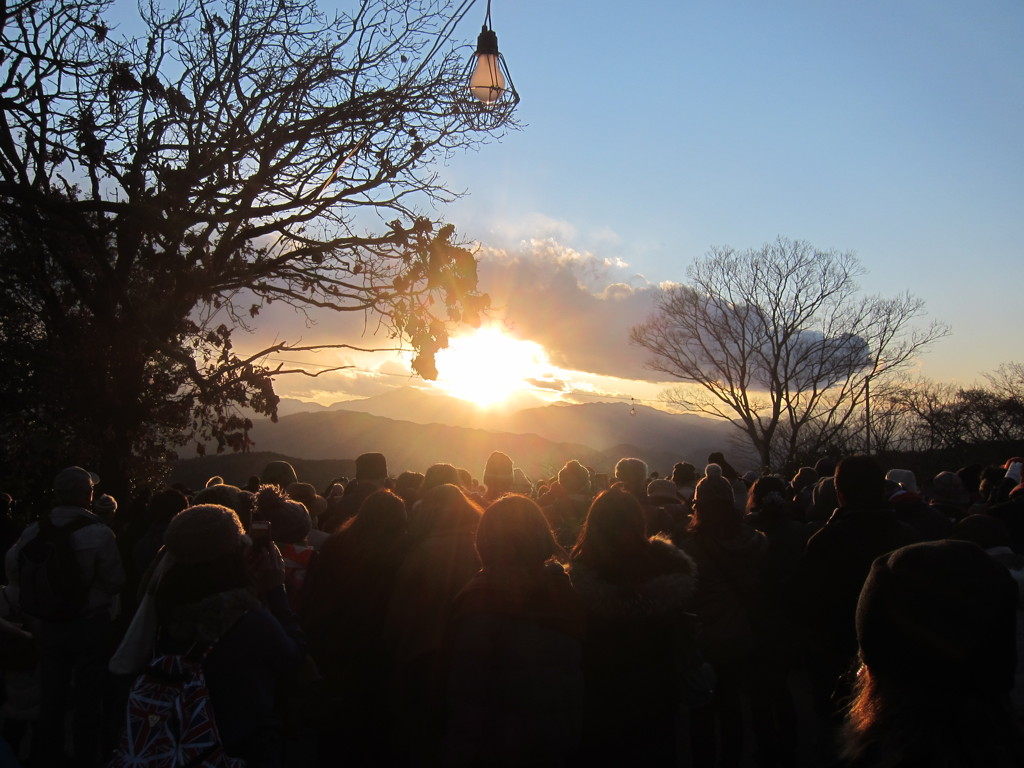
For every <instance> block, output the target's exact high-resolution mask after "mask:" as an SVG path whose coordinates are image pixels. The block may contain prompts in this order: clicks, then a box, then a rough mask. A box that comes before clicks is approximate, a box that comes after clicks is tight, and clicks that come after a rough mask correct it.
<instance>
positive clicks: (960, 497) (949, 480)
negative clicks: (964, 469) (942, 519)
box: [932, 472, 968, 506]
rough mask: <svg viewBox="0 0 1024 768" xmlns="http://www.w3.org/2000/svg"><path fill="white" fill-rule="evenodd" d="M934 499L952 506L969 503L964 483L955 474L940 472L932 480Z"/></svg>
mask: <svg viewBox="0 0 1024 768" xmlns="http://www.w3.org/2000/svg"><path fill="white" fill-rule="evenodd" d="M932 499H933V500H934V501H935V502H937V503H939V504H947V505H950V506H962V505H966V504H967V502H968V496H967V491H966V490H965V489H964V483H963V481H962V480H961V479H960V477H959V475H957V474H956V473H955V472H939V474H937V475H936V476H935V477H934V478H933V479H932Z"/></svg>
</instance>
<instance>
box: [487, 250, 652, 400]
mask: <svg viewBox="0 0 1024 768" xmlns="http://www.w3.org/2000/svg"><path fill="white" fill-rule="evenodd" d="M480 283H481V287H482V288H483V290H485V291H487V292H488V293H489V294H490V295H491V300H492V306H493V307H494V314H495V316H496V317H500V318H501V319H503V321H504V322H505V325H506V327H507V328H508V329H509V330H510V331H511V332H513V333H514V334H515V335H516V336H518V337H519V338H523V339H530V340H532V341H536V342H538V343H539V344H541V345H543V346H544V348H545V349H546V350H547V352H548V354H549V355H550V357H551V362H552V363H554V364H555V365H557V366H559V367H562V368H567V369H571V370H577V371H585V372H588V373H595V374H600V375H605V376H616V377H620V378H627V379H644V380H656V379H657V378H659V377H657V376H655V375H654V374H653V373H652V372H651V371H649V370H647V369H646V368H645V367H644V363H645V361H646V360H647V359H648V354H647V352H646V351H645V350H643V349H640V348H638V347H634V346H632V345H631V344H630V343H629V332H630V329H631V328H632V327H633V326H634V325H637V324H638V323H640V322H642V321H643V320H645V319H647V317H648V315H650V313H651V312H652V311H653V310H654V302H655V299H656V297H657V294H658V292H659V291H660V289H659V288H658V287H657V286H655V285H651V284H650V283H648V282H647V281H646V280H645V279H644V278H642V277H639V276H630V275H629V274H628V272H627V271H626V265H625V264H622V263H621V262H613V261H605V260H602V259H598V258H596V257H594V256H591V255H588V254H580V253H577V252H575V251H572V250H570V249H568V248H564V247H562V246H560V245H558V244H557V243H555V242H554V241H550V240H548V241H533V242H531V243H530V244H528V245H524V246H523V247H522V248H520V249H519V250H517V251H486V250H485V251H484V252H482V253H481V259H480ZM661 378H663V377H661Z"/></svg>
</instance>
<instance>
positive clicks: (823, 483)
mask: <svg viewBox="0 0 1024 768" xmlns="http://www.w3.org/2000/svg"><path fill="white" fill-rule="evenodd" d="M838 506H839V497H838V496H837V495H836V479H835V477H834V476H833V475H827V476H826V477H822V478H820V479H819V480H818V482H816V483H815V484H814V490H812V491H811V508H810V509H808V510H807V519H808V520H819V521H821V520H828V519H829V518H830V517H831V516H832V513H833V512H835V511H836V507H838Z"/></svg>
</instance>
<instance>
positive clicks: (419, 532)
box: [409, 483, 483, 539]
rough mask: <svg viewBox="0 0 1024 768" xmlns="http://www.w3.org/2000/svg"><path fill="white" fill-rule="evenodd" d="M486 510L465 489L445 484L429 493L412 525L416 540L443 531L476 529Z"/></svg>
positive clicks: (423, 498) (417, 511)
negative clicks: (468, 495) (470, 497)
mask: <svg viewBox="0 0 1024 768" xmlns="http://www.w3.org/2000/svg"><path fill="white" fill-rule="evenodd" d="M481 514H483V510H482V509H481V508H480V506H479V505H478V504H476V503H475V502H474V501H472V500H471V499H469V497H467V496H466V494H465V493H463V491H462V489H461V488H459V486H457V485H452V484H451V483H443V484H442V485H438V486H435V487H434V488H431V489H430V490H429V491H426V492H425V493H424V494H423V496H422V498H420V503H419V504H418V505H417V507H416V512H415V514H414V515H413V518H412V521H411V523H410V525H409V532H410V534H411V535H412V537H413V538H416V539H420V538H423V537H424V536H427V535H429V534H431V533H434V532H436V531H439V530H442V529H455V528H469V529H472V530H474V531H475V530H476V527H477V525H479V524H480V515H481Z"/></svg>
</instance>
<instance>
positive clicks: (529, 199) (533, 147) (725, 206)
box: [120, 0, 1024, 403]
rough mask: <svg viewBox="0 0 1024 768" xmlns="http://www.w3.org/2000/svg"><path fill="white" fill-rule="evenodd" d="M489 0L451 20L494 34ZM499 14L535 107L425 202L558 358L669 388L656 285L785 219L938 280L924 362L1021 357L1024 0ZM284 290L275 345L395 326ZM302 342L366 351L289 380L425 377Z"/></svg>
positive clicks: (524, 2)
mask: <svg viewBox="0 0 1024 768" xmlns="http://www.w3.org/2000/svg"><path fill="white" fill-rule="evenodd" d="M130 1H131V0H120V2H130ZM347 2H349V0H333V3H334V4H336V6H337V7H339V8H340V7H342V6H343V4H344V3H347ZM324 7H325V9H328V10H330V9H331V7H332V2H326V3H325V5H324ZM485 12H486V2H485V0H477V5H476V7H475V8H473V9H472V10H471V11H470V12H469V14H468V15H467V16H466V17H465V19H464V20H463V21H462V23H461V24H460V25H459V27H458V29H457V30H456V32H455V34H454V36H453V42H456V43H463V44H465V45H466V46H472V45H473V44H474V43H475V40H476V35H477V33H478V32H479V30H480V25H481V23H482V22H483V20H484V16H485ZM492 21H493V27H494V29H495V31H496V32H497V34H498V40H499V43H500V47H501V50H502V52H503V53H504V55H505V57H506V59H507V62H508V65H509V68H510V70H511V73H512V76H513V79H514V81H515V84H516V86H517V88H518V90H519V92H520V93H521V95H522V102H521V104H520V106H519V109H518V119H519V120H520V121H521V122H522V124H523V128H522V130H520V131H516V132H512V133H510V134H508V135H507V136H505V137H504V138H503V139H502V140H501V141H498V142H491V143H488V144H485V145H483V146H481V147H480V148H479V151H476V152H469V153H466V154H461V155H458V156H455V157H452V158H451V159H450V160H449V161H448V162H447V163H446V164H445V165H443V166H441V167H438V169H437V170H438V172H439V174H440V175H441V177H442V179H443V180H444V181H445V183H446V184H447V185H448V186H449V188H451V189H454V190H461V191H465V192H467V194H466V196H465V197H463V198H462V199H460V200H458V201H457V202H455V203H454V204H452V205H450V206H449V207H447V208H445V209H442V210H434V211H426V212H427V213H430V214H432V215H434V216H436V217H439V218H444V219H446V220H448V221H451V222H452V223H454V224H456V225H457V227H458V230H459V232H460V234H461V236H462V237H463V238H466V239H468V240H471V241H473V242H475V243H477V244H478V247H479V254H480V264H481V279H482V281H484V284H483V286H482V287H483V288H484V290H487V291H489V292H490V293H492V294H493V295H494V296H495V298H496V305H497V306H498V307H499V312H498V313H497V314H498V315H499V317H498V319H500V320H501V321H503V323H502V326H501V327H504V328H506V329H511V330H512V331H513V332H514V334H515V335H516V336H517V337H518V338H520V339H523V340H528V341H532V342H538V343H540V344H541V345H542V346H543V348H544V349H545V350H546V351H547V352H548V353H549V354H550V357H551V361H552V363H554V365H556V366H557V367H559V368H560V369H562V370H561V371H555V373H554V374H553V375H554V376H556V377H558V376H561V375H562V374H564V373H565V372H566V371H573V372H575V373H577V374H579V376H577V377H574V378H575V380H577V381H582V380H583V378H585V376H586V375H589V376H590V379H589V386H592V387H593V388H594V389H595V390H597V391H606V392H609V393H612V394H617V395H618V396H620V397H623V396H625V397H627V398H628V397H629V396H636V397H637V398H638V399H647V400H653V399H654V398H656V397H657V393H658V391H659V390H660V388H661V386H662V384H663V383H664V382H661V383H659V382H656V381H653V382H652V381H650V379H652V378H653V375H652V374H650V373H649V372H646V373H645V371H644V369H643V366H642V362H643V359H642V358H643V354H642V353H641V352H640V351H639V350H637V349H636V348H631V347H630V346H629V344H628V332H629V328H630V326H631V325H633V324H636V323H638V322H640V321H642V320H643V319H644V318H645V317H646V315H647V314H648V313H649V312H650V310H651V309H652V307H653V304H652V296H653V293H654V287H655V286H657V285H658V284H659V283H662V282H665V281H682V280H684V279H685V276H686V267H687V265H688V264H689V263H690V262H691V261H692V260H693V259H694V258H696V257H699V256H701V255H703V254H705V253H707V252H708V250H709V249H710V248H711V247H712V246H725V245H728V246H732V247H734V248H736V249H738V250H745V249H747V248H757V247H760V246H761V245H762V244H764V243H766V242H768V241H771V240H774V239H775V238H776V237H777V236H783V237H787V238H791V239H800V240H806V241H808V242H810V243H812V244H813V245H815V246H817V247H819V248H821V249H825V250H838V251H852V252H854V253H855V254H857V256H858V257H859V258H860V259H861V261H862V263H863V264H864V266H865V268H866V269H867V274H866V275H865V276H864V277H863V279H862V281H861V282H862V285H863V286H864V289H865V290H866V291H867V292H869V293H880V294H883V295H894V294H898V293H902V292H905V291H909V292H911V293H913V294H914V295H916V296H918V297H920V298H922V299H924V300H925V302H926V309H927V313H928V315H927V317H928V319H935V320H939V321H941V322H944V323H947V324H948V325H949V326H950V329H951V335H950V336H949V337H948V338H945V339H942V340H940V341H939V342H937V343H936V344H934V345H933V346H932V348H931V351H930V352H929V353H928V354H927V355H925V356H924V357H923V358H922V360H921V364H920V368H919V372H920V373H921V374H923V375H924V376H927V377H929V378H932V379H935V380H939V381H950V382H953V381H955V382H961V383H965V384H966V383H971V382H974V381H980V380H981V376H982V375H983V374H984V373H986V372H989V371H992V370H994V369H995V368H996V367H997V366H999V365H1000V364H1001V363H1005V362H1011V361H1020V360H1024V353H1022V351H1021V350H1020V347H1019V344H1018V342H1017V338H1016V337H1017V333H1018V330H1017V329H1019V328H1024V309H1022V303H1021V301H1020V300H1019V298H1018V294H1019V293H1020V288H1019V287H1018V283H1019V282H1020V278H1019V277H1018V273H1019V272H1020V271H1021V270H1022V269H1024V141H1022V139H1021V136H1022V135H1024V0H985V1H984V2H981V3H973V4H971V3H963V2H956V3H954V2H949V1H948V0H929V1H925V0H904V1H901V2H881V0H858V1H857V2H853V0H847V1H846V2H828V1H825V2H821V1H819V2H810V1H809V0H808V1H807V2H795V1H790V0H777V1H776V2H771V3H767V2H764V1H763V0H760V2H753V1H743V2H712V1H711V0H694V1H691V2H687V3H682V2H635V3H630V4H626V3H621V2H609V1H608V0H588V1H587V2H584V1H583V0H563V1H562V2H550V0H546V1H544V2H542V1H541V0H492ZM470 50H471V48H468V49H467V55H468V52H469V51H470ZM541 310H543V311H541ZM288 312H289V310H287V309H285V308H282V307H276V306H275V307H274V308H268V311H266V312H265V313H264V314H263V315H261V321H262V323H263V327H262V328H261V329H260V332H259V333H258V334H257V335H256V336H255V337H254V338H253V339H252V344H253V347H254V348H258V347H256V346H255V345H257V344H259V343H260V342H261V341H265V340H266V339H267V338H268V337H273V338H274V339H287V340H290V341H301V343H303V344H311V343H316V342H326V343H331V342H338V341H349V342H352V343H356V344H358V345H360V346H369V345H372V344H373V343H374V340H373V339H368V338H366V336H365V330H366V329H367V328H372V327H373V324H372V323H370V324H364V323H363V321H362V320H363V319H362V317H361V316H360V317H357V318H341V319H339V318H330V319H326V320H323V321H321V322H320V324H319V325H317V326H315V327H307V326H306V325H305V323H304V322H303V318H298V317H296V316H295V315H294V314H288ZM360 334H363V335H360ZM239 341H241V340H239ZM290 362H291V361H289V363H290ZM300 362H305V363H312V364H313V365H314V366H315V365H322V366H324V367H328V366H330V365H336V364H339V363H349V364H352V365H353V366H355V368H354V369H352V370H349V371H346V372H342V373H338V374H325V375H324V376H322V377H319V378H317V379H305V378H303V377H299V378H297V379H290V378H289V379H281V380H279V382H278V384H277V388H278V391H279V392H280V393H282V394H284V395H286V396H291V397H300V398H303V399H316V400H319V401H320V402H324V403H329V402H333V401H335V400H341V399H347V398H350V397H358V396H366V395H372V394H376V393H379V392H381V391H382V390H384V389H387V388H390V387H394V386H398V385H402V384H409V383H414V382H412V381H410V380H409V378H408V375H409V366H408V361H407V360H401V359H394V358H390V357H386V356H384V355H381V354H378V355H376V356H373V357H366V358H364V357H358V356H353V355H345V354H341V353H337V354H333V355H332V354H322V355H320V356H317V357H305V358H303V360H301V361H300ZM645 378H646V379H647V381H646V382H645V383H642V382H640V381H639V380H640V379H645Z"/></svg>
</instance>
